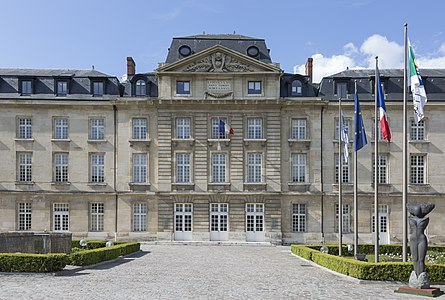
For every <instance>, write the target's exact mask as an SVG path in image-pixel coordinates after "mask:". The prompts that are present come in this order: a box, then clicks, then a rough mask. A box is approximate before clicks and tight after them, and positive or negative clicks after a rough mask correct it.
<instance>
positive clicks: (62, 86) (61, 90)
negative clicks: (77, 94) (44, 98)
mask: <svg viewBox="0 0 445 300" xmlns="http://www.w3.org/2000/svg"><path fill="white" fill-rule="evenodd" d="M56 88H57V91H56V94H57V96H59V97H65V96H66V95H67V94H68V81H66V80H59V81H57V87H56Z"/></svg>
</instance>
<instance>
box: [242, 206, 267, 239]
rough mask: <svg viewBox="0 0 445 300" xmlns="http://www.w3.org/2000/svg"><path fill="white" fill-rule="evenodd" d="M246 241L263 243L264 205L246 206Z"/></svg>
mask: <svg viewBox="0 0 445 300" xmlns="http://www.w3.org/2000/svg"><path fill="white" fill-rule="evenodd" d="M246 241H248V242H264V204H262V203H247V204H246Z"/></svg>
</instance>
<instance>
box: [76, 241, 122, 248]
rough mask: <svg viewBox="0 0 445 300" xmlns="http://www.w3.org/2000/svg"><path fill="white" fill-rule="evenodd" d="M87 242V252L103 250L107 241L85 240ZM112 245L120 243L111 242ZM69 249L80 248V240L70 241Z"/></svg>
mask: <svg viewBox="0 0 445 300" xmlns="http://www.w3.org/2000/svg"><path fill="white" fill-rule="evenodd" d="M85 241H86V242H87V247H86V249H87V250H91V249H97V248H103V247H105V244H106V243H107V242H108V241H104V240H85ZM113 244H114V245H120V244H122V242H113ZM71 248H82V247H81V246H80V240H72V241H71Z"/></svg>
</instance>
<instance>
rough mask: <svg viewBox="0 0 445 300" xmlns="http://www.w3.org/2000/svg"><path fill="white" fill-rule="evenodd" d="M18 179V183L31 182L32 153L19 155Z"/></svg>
mask: <svg viewBox="0 0 445 300" xmlns="http://www.w3.org/2000/svg"><path fill="white" fill-rule="evenodd" d="M18 163H19V170H18V173H19V178H18V181H20V182H31V181H32V153H19V157H18Z"/></svg>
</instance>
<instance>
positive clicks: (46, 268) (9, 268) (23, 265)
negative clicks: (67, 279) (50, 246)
mask: <svg viewBox="0 0 445 300" xmlns="http://www.w3.org/2000/svg"><path fill="white" fill-rule="evenodd" d="M69 262H70V259H69V256H68V255H67V254H17V253H0V272H57V271H61V270H63V268H65V266H66V265H67V264H68V263H69Z"/></svg>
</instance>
